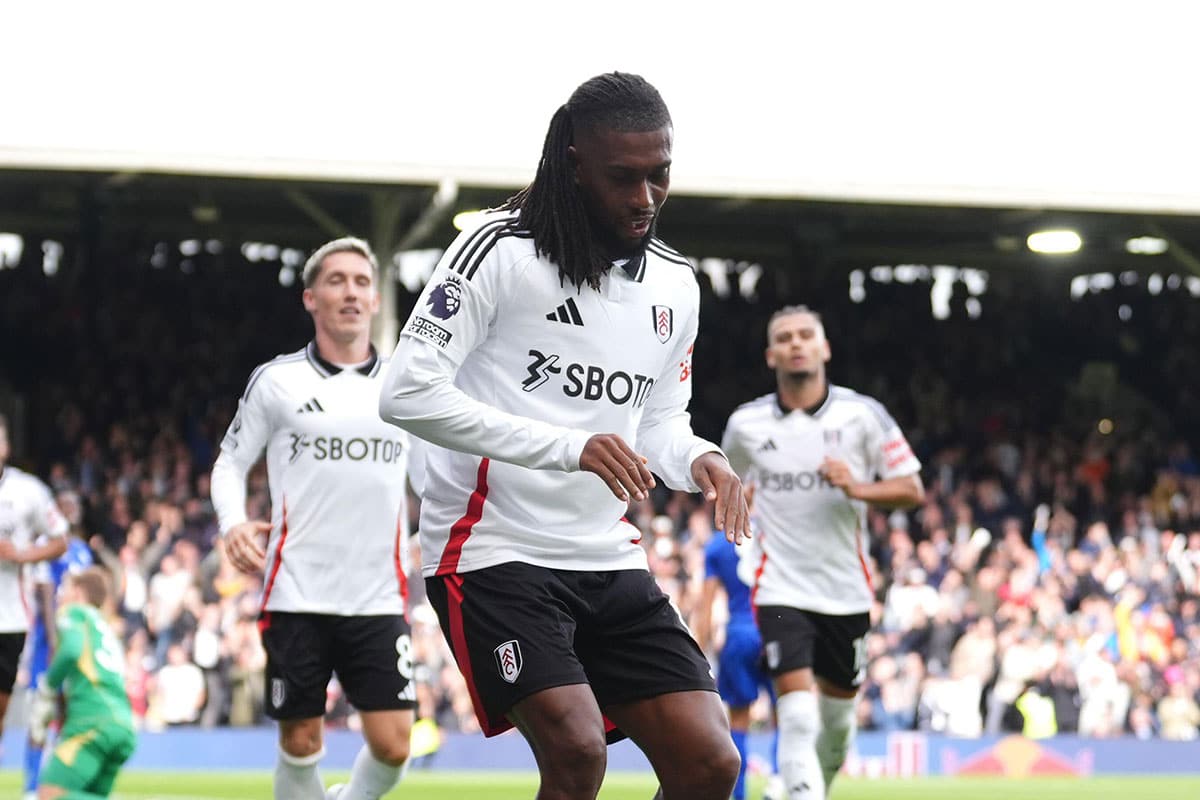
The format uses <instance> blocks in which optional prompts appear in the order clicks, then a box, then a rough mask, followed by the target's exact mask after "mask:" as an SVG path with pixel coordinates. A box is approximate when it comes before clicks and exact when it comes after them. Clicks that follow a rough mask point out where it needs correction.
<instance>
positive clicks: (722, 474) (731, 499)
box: [692, 452, 750, 544]
mask: <svg viewBox="0 0 1200 800" xmlns="http://www.w3.org/2000/svg"><path fill="white" fill-rule="evenodd" d="M692 479H693V480H694V481H696V484H697V485H698V486H699V487H700V491H702V492H704V499H706V500H713V501H716V504H717V507H716V511H715V513H714V515H713V524H714V525H715V526H716V527H717V528H718V529H719V530H723V531H725V538H726V539H728V540H729V541H731V542H733V543H734V544H741V543H742V542H744V541H745V540H746V539H749V538H750V509H749V507H747V505H746V493H745V492H743V491H742V481H741V479H740V478H738V476H737V473H736V472H734V471H733V467H731V466H729V462H728V461H727V460H726V459H725V456H723V455H721V454H720V453H713V452H710V453H705V454H704V455H702V456H700V457H699V458H697V459H696V460H695V461H693V462H692Z"/></svg>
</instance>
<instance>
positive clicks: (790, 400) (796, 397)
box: [777, 372, 827, 409]
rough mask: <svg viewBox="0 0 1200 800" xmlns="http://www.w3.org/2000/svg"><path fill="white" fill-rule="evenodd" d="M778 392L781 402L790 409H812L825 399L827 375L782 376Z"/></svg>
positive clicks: (815, 373)
mask: <svg viewBox="0 0 1200 800" xmlns="http://www.w3.org/2000/svg"><path fill="white" fill-rule="evenodd" d="M777 391H778V392H779V399H780V401H781V402H782V403H783V405H785V406H787V407H788V408H792V409H797V408H812V407H813V406H815V405H816V404H817V403H819V402H821V400H822V399H823V398H824V397H825V392H826V391H827V386H826V384H825V373H824V372H809V373H806V374H804V375H780V376H779V385H778V388H777Z"/></svg>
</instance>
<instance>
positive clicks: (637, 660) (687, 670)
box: [575, 570, 720, 727]
mask: <svg viewBox="0 0 1200 800" xmlns="http://www.w3.org/2000/svg"><path fill="white" fill-rule="evenodd" d="M601 575H603V576H604V583H603V584H600V585H599V586H598V588H596V589H595V590H594V592H593V593H592V595H593V596H592V597H590V598H588V602H589V604H590V606H591V609H592V613H591V614H590V615H589V617H588V619H587V621H586V625H581V626H580V629H579V632H578V634H577V636H576V638H575V652H576V653H577V654H578V656H579V660H580V661H581V662H582V663H583V667H584V669H585V670H586V671H587V676H588V681H589V682H590V683H591V684H592V689H593V691H595V693H596V699H597V700H598V701H599V702H600V707H601V708H607V707H608V706H609V705H612V704H615V703H628V702H630V701H633V700H642V699H645V698H648V697H657V696H658V695H663V694H668V693H672V692H688V691H707V692H714V693H715V692H716V689H717V687H716V685H715V684H714V683H713V678H712V670H711V668H710V666H709V663H708V659H707V658H706V657H705V656H704V653H703V652H701V650H700V647H699V645H697V644H696V640H695V639H693V638H692V635H691V633H690V632H689V631H688V629H687V626H685V625H684V624H683V620H682V619H680V617H679V612H678V611H676V609H675V607H674V606H672V605H671V602H670V600H669V599H668V598H667V596H666V595H665V594H664V593H663V592H662V590H661V589H659V588H658V584H657V583H656V582H655V581H654V578H653V576H651V575H650V573H648V572H645V571H644V570H622V571H620V572H611V573H601ZM589 580H594V578H592V579H589ZM714 699H716V698H715V696H714ZM718 705H720V704H719V703H718ZM618 727H619V726H618Z"/></svg>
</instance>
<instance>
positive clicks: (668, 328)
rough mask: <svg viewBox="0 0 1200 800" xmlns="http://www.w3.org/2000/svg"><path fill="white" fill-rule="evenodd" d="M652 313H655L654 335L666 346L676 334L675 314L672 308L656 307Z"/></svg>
mask: <svg viewBox="0 0 1200 800" xmlns="http://www.w3.org/2000/svg"><path fill="white" fill-rule="evenodd" d="M651 311H653V312H654V335H655V336H657V337H658V340H659V341H660V342H662V343H663V344H666V343H667V340H668V339H670V338H671V334H672V333H674V332H675V312H674V311H672V310H671V307H670V306H654V308H652V309H651Z"/></svg>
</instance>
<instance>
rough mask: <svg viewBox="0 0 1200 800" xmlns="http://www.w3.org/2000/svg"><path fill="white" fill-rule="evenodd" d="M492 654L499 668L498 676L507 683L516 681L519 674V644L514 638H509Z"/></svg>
mask: <svg viewBox="0 0 1200 800" xmlns="http://www.w3.org/2000/svg"><path fill="white" fill-rule="evenodd" d="M494 654H495V656H496V668H497V669H499V670H500V677H501V678H504V680H506V681H508V682H509V683H516V682H517V676H518V675H520V674H521V645H519V644H518V643H517V640H516V639H509V640H508V641H507V642H505V643H504V644H502V645H500V646H499V647H497V648H496V649H495V651H494Z"/></svg>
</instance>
